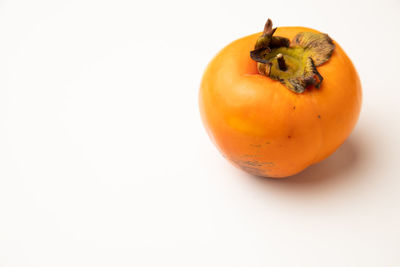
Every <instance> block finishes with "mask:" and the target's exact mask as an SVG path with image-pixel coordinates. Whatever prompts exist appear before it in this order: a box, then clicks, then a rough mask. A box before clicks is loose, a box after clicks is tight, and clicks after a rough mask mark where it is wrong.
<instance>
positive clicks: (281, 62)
mask: <svg viewBox="0 0 400 267" xmlns="http://www.w3.org/2000/svg"><path fill="white" fill-rule="evenodd" d="M276 60H277V61H278V66H279V69H280V70H281V71H286V70H287V66H286V62H285V59H284V58H283V55H282V54H281V53H279V54H278V55H276Z"/></svg>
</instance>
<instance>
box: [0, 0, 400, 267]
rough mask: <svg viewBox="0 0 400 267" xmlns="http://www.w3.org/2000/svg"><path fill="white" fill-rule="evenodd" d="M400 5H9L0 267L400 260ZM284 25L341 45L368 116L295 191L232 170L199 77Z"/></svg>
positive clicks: (4, 12) (81, 1)
mask: <svg viewBox="0 0 400 267" xmlns="http://www.w3.org/2000/svg"><path fill="white" fill-rule="evenodd" d="M399 14H400V2H399V1H398V0H387V1H359V2H358V3H357V2H355V1H329V2H325V3H324V2H323V1H293V2H285V1H278V0H275V1H266V0H264V1H258V2H252V1H232V0H227V1H216V0H211V1H193V2H191V1H140V2H139V1H138V2H136V1H99V0H96V1H95V0H93V1H90V0H76V1H61V0H58V1H54V0H48V1H44V0H36V1H28V0H27V1H18V0H9V1H6V0H2V1H0V266H1V267H14V266H19V267H22V266H23V267H25V266H40V267H47V266H49V267H50V266H51V267H53V266H140V267H141V266H144V267H147V266H174V267H175V266H185V267H186V266H202V267H203V266H218V267H221V266H246V267H255V266H257V267H259V266H263V267H265V266H274V267H275V266H287V267H289V266H290V267H292V266H307V267H310V266H311V267H313V266H315V267H317V266H318V267H320V266H324V267H326V266H335V267H337V266H362V267H369V266H371V267H372V266H374V267H375V266H386V267H389V266H390V267H392V266H393V267H398V266H400V207H399V204H400V171H399V168H400V163H399V158H400V153H399V151H400V141H399V138H400V119H399V115H400V105H399V97H400V86H399V76H400V74H399V71H400V68H399V62H400V53H399V42H400V37H399V35H400V31H399V28H400V18H399V17H400V16H399ZM268 17H270V18H272V20H273V21H274V23H275V26H290V25H301V26H307V27H311V28H316V29H318V30H320V31H323V32H326V33H329V34H330V36H331V37H332V38H334V39H335V40H336V41H337V42H338V43H340V44H341V45H342V47H343V48H344V49H345V50H346V52H347V53H348V55H349V56H350V57H351V58H352V60H353V62H354V64H355V66H356V67H357V69H358V71H359V74H360V77H361V80H362V84H363V108H362V113H361V117H360V120H359V122H358V125H357V127H356V129H355V131H354V132H353V134H352V135H351V136H350V138H349V139H348V140H347V141H346V143H345V144H344V145H343V146H342V147H341V148H340V149H339V150H338V151H337V152H336V153H335V154H333V155H332V156H331V157H330V158H329V159H327V160H325V161H324V162H322V163H321V164H318V165H316V166H314V167H311V168H309V169H307V170H306V171H305V172H303V173H301V174H299V175H297V176H295V177H292V178H289V179H284V180H273V179H261V178H256V177H253V176H251V175H248V174H246V173H243V172H242V171H240V170H237V169H235V168H234V167H232V166H231V165H230V164H229V163H228V162H226V161H225V159H224V158H223V157H222V156H221V155H220V154H219V153H218V151H217V150H216V149H215V147H214V146H213V145H212V143H211V142H210V140H209V138H208V136H207V135H206V133H205V131H204V129H203V126H202V124H201V121H200V116H199V112H198V104H197V94H198V88H199V83H200V80H201V76H202V73H203V71H204V69H205V67H206V65H207V63H208V62H209V61H210V60H211V58H212V57H213V56H214V55H215V54H216V53H217V52H218V51H219V50H220V49H221V48H222V47H224V46H225V45H226V44H228V43H229V42H231V41H233V40H235V39H237V38H240V37H242V36H245V35H248V34H251V33H254V32H259V31H261V30H262V28H263V25H264V23H265V21H266V19H267V18H268Z"/></svg>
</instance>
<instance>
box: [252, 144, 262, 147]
mask: <svg viewBox="0 0 400 267" xmlns="http://www.w3.org/2000/svg"><path fill="white" fill-rule="evenodd" d="M250 146H252V147H261V145H259V144H250Z"/></svg>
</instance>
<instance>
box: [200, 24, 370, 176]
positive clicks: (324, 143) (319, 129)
mask: <svg viewBox="0 0 400 267" xmlns="http://www.w3.org/2000/svg"><path fill="white" fill-rule="evenodd" d="M304 31H310V32H318V31H316V30H313V29H309V28H303V27H280V28H278V29H277V31H276V33H275V35H276V36H282V37H286V38H289V39H290V40H291V39H292V38H293V37H294V36H295V35H296V34H297V33H299V32H304ZM260 34H261V33H257V34H253V35H249V36H246V37H244V38H241V39H239V40H236V41H234V42H232V43H231V44H229V45H228V46H226V47H225V48H224V49H222V50H221V51H220V52H219V53H218V54H217V55H216V56H215V58H214V59H213V60H212V61H211V62H210V63H209V65H208V66H207V69H206V71H205V73H204V76H203V79H202V82H201V86H200V92H199V107H200V113H201V117H202V120H203V123H204V125H205V128H206V130H207V133H208V134H209V136H210V138H211V140H212V141H213V142H214V144H215V145H216V146H217V148H218V149H219V150H220V151H221V153H222V154H223V155H224V156H225V157H226V158H227V159H228V160H229V161H231V162H232V163H233V164H234V165H236V166H237V167H239V168H241V169H243V170H244V171H246V172H248V173H251V174H254V175H257V176H265V177H274V178H280V177H287V176H291V175H294V174H296V173H299V172H300V171H302V170H304V169H305V168H307V167H308V166H310V165H312V164H315V163H317V162H320V161H321V160H323V159H325V158H326V157H328V156H329V155H331V154H332V153H333V152H334V151H335V150H336V149H337V148H338V147H339V146H340V145H341V144H342V143H343V142H344V141H345V140H346V138H347V137H348V136H349V135H350V133H351V131H352V130H353V128H354V126H355V124H356V122H357V120H358V117H359V113H360V109H361V97H362V96H361V84H360V80H359V77H358V74H357V72H356V70H355V68H354V66H353V64H352V62H351V61H350V59H349V58H348V56H347V55H346V54H345V52H344V51H343V49H342V48H341V47H340V46H339V45H338V44H337V43H336V42H334V44H335V50H334V52H333V54H332V56H331V58H330V59H329V61H327V62H326V63H324V64H323V65H321V66H319V67H318V71H319V72H320V74H321V75H322V76H323V77H324V80H323V82H322V84H321V87H320V89H316V88H314V87H310V88H307V90H306V91H305V92H304V93H301V94H296V93H293V92H292V91H290V90H288V89H287V88H286V87H285V86H284V85H282V84H281V83H280V82H279V81H275V80H272V79H270V78H268V77H265V76H262V75H260V74H258V71H257V63H256V62H255V61H253V60H252V59H251V58H250V56H249V53H250V51H251V50H253V49H254V44H255V43H256V40H257V38H258V37H259V36H260Z"/></svg>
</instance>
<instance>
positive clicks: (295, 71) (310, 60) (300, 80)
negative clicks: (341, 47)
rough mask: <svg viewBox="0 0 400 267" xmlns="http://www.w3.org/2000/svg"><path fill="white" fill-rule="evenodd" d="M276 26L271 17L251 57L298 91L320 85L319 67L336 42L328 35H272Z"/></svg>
mask: <svg viewBox="0 0 400 267" xmlns="http://www.w3.org/2000/svg"><path fill="white" fill-rule="evenodd" d="M275 31H276V28H274V29H273V28H272V22H271V20H270V19H268V21H267V23H266V24H265V28H264V31H263V34H262V35H261V36H260V37H259V38H258V39H257V42H256V45H255V50H253V51H251V52H250V57H251V58H252V59H253V60H255V61H257V69H258V72H259V73H260V74H262V75H265V76H267V77H270V78H271V79H274V80H278V81H280V82H281V83H282V84H284V85H286V87H287V88H289V89H290V90H291V91H293V92H295V93H302V92H304V90H305V89H306V88H307V86H309V85H314V86H315V87H316V88H319V87H320V85H321V82H322V80H323V78H322V76H321V74H319V72H318V71H317V68H316V67H317V66H319V65H321V64H323V63H324V62H326V61H328V60H329V58H330V57H331V55H332V52H333V50H334V49H335V45H334V44H333V42H332V39H331V38H329V36H328V35H327V34H323V33H312V32H300V33H298V34H297V35H296V36H295V37H294V39H293V40H292V41H291V42H290V40H289V39H287V38H284V37H280V36H273V34H274V32H275Z"/></svg>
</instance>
